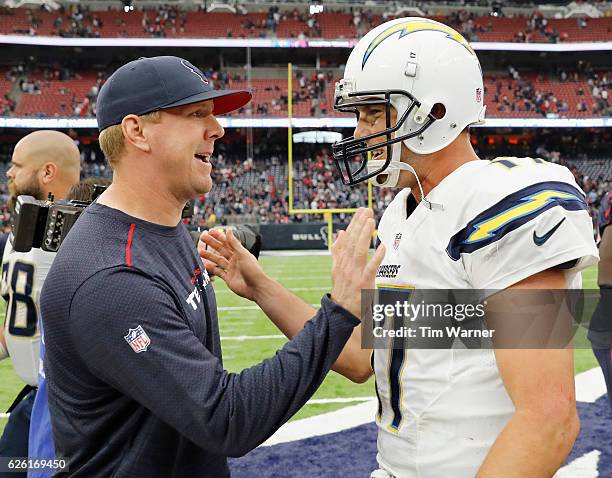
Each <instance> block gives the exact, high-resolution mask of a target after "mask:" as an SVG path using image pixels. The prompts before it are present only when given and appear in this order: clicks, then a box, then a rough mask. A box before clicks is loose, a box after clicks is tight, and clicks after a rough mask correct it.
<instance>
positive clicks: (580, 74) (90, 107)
mask: <svg viewBox="0 0 612 478" xmlns="http://www.w3.org/2000/svg"><path fill="white" fill-rule="evenodd" d="M203 71H204V72H205V73H206V75H207V76H208V78H209V79H211V80H212V81H213V84H214V85H215V86H216V87H217V88H232V87H236V86H235V85H237V84H239V87H244V85H245V84H246V79H245V78H244V76H243V75H240V74H239V73H237V72H236V71H234V72H233V73H232V72H225V71H224V72H219V71H217V70H214V69H212V68H204V69H203ZM106 77H107V73H106V71H104V70H92V71H83V70H80V69H73V68H70V67H69V66H66V65H51V66H47V67H41V66H38V65H37V64H36V63H35V62H34V61H29V62H24V63H21V64H19V65H17V66H13V67H11V68H9V69H7V70H6V71H5V73H4V79H5V80H6V82H5V83H4V85H6V86H5V87H4V88H6V90H8V91H2V92H1V94H2V99H0V113H1V114H2V115H3V116H36V117H46V116H77V117H95V113H96V98H97V94H98V91H99V89H100V87H101V86H102V84H103V83H104V81H105V80H106ZM485 79H486V81H485V100H486V101H487V104H488V106H489V108H488V112H489V114H490V115H491V116H494V117H504V116H505V115H506V116H507V113H517V112H520V113H527V114H528V115H533V116H536V115H541V116H543V117H550V116H556V117H569V116H572V115H578V116H584V115H593V116H612V104H611V103H610V101H609V89H610V83H611V81H612V76H611V75H610V72H609V71H601V70H596V69H594V68H593V67H592V66H591V65H590V64H588V63H586V62H578V63H577V64H576V66H575V68H572V69H569V68H559V69H558V70H557V71H556V73H554V74H544V73H537V72H531V71H528V70H521V71H519V70H518V69H516V68H514V67H513V66H511V65H510V66H509V67H508V68H507V70H506V72H504V73H502V72H499V73H495V72H490V73H488V74H487V75H486V77H485ZM335 81H336V77H335V74H334V71H333V70H332V69H319V70H317V71H314V72H312V73H304V72H302V71H300V70H297V71H296V75H295V79H294V85H295V86H294V89H293V104H294V105H295V106H297V107H299V105H301V104H307V108H306V109H301V110H300V111H301V112H302V113H301V114H302V115H307V114H310V115H311V116H315V115H317V116H318V115H328V114H330V113H333V110H332V105H331V104H330V101H331V99H330V98H331V96H330V95H331V94H332V92H333V85H334V82H335ZM83 84H85V85H86V86H85V88H83V86H82V85H83ZM15 85H17V86H18V87H19V91H20V93H21V97H18V96H16V95H15V94H14V89H15V88H14V86H15ZM253 85H255V86H254V88H253V89H254V99H253V102H251V103H249V104H248V105H246V106H245V107H243V108H241V109H240V110H239V111H238V112H236V113H234V114H233V115H234V116H245V115H246V116H280V115H283V114H284V113H285V112H286V111H287V102H288V96H287V90H286V86H284V84H283V82H279V81H269V82H268V81H266V80H257V81H256V82H254V83H253ZM11 92H13V94H12V93H11ZM587 93H588V94H587ZM29 95H41V96H42V97H43V98H41V101H42V100H45V99H46V98H51V97H54V98H55V97H59V98H60V100H59V103H58V104H56V103H55V102H53V101H51V100H50V99H48V100H47V101H49V102H48V104H46V106H45V103H42V102H40V103H36V106H35V107H34V108H31V107H29V106H27V107H26V105H30V104H31V102H29V101H28V102H27V103H24V105H23V106H22V107H20V106H19V105H20V104H21V102H22V100H23V101H26V100H29Z"/></svg>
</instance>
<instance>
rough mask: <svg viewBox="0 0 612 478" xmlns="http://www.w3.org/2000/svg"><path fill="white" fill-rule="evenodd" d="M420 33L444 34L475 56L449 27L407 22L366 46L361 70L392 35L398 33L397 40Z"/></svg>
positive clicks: (390, 28)
mask: <svg viewBox="0 0 612 478" xmlns="http://www.w3.org/2000/svg"><path fill="white" fill-rule="evenodd" d="M420 31H437V32H441V33H444V34H446V36H447V37H448V38H450V39H451V40H455V41H456V42H457V43H460V44H461V45H463V46H464V47H465V48H466V49H467V50H468V51H469V52H470V53H471V54H472V55H476V53H475V52H474V49H473V48H472V47H471V46H470V44H469V43H468V41H467V40H466V39H465V38H463V37H462V36H461V35H460V34H459V33H458V32H457V31H455V30H453V29H452V28H451V27H448V26H446V25H443V24H442V23H438V22H434V21H431V20H426V19H422V20H410V21H407V22H402V23H396V24H395V25H392V26H390V27H389V28H387V29H385V30H383V31H382V32H380V33H379V34H378V35H376V37H375V38H374V39H373V40H372V41H371V43H370V44H369V45H368V48H367V49H366V51H365V54H364V55H363V61H362V62H361V69H362V70H363V67H364V66H365V64H366V62H367V61H368V58H370V56H371V55H372V52H373V51H374V50H375V49H376V48H377V47H378V45H380V44H381V43H382V42H384V41H385V40H386V39H388V38H390V37H391V36H392V35H394V34H396V33H398V32H399V36H398V38H403V37H405V36H406V35H409V34H410V33H414V32H420Z"/></svg>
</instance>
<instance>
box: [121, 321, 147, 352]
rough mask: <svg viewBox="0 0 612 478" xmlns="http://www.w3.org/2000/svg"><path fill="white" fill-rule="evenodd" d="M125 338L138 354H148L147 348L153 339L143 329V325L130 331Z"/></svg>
mask: <svg viewBox="0 0 612 478" xmlns="http://www.w3.org/2000/svg"><path fill="white" fill-rule="evenodd" d="M123 338H124V339H125V341H126V342H127V343H128V344H130V347H132V350H134V352H136V353H137V354H139V353H140V352H146V350H147V347H148V346H149V345H150V344H151V339H150V338H149V336H148V335H147V333H146V332H145V331H144V329H143V328H142V325H139V326H138V327H136V328H135V329H129V330H128V334H127V335H126V336H124V337H123Z"/></svg>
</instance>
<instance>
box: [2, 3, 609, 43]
mask: <svg viewBox="0 0 612 478" xmlns="http://www.w3.org/2000/svg"><path fill="white" fill-rule="evenodd" d="M205 4H206V2H203V3H202V4H199V5H197V8H195V9H193V10H190V11H186V10H180V9H178V8H177V7H176V6H175V5H160V6H157V7H156V8H151V7H146V8H142V7H138V6H136V8H135V9H134V8H131V9H130V8H129V7H128V8H127V10H126V11H125V12H122V11H121V10H119V9H108V10H105V11H104V10H92V9H90V8H89V7H87V6H84V5H83V2H79V3H75V4H73V5H71V6H70V7H65V6H61V7H60V8H59V9H58V10H57V11H54V12H47V11H46V10H44V9H38V10H36V9H31V8H19V9H10V8H0V31H1V32H2V33H16V34H23V35H29V36H35V35H55V36H61V37H82V38H98V37H154V38H160V37H177V36H178V37H180V36H192V35H193V32H194V31H197V30H201V28H200V27H210V26H211V25H214V26H215V28H214V33H212V35H213V36H216V37H223V36H225V37H228V38H233V37H237V38H295V39H298V40H307V39H311V38H328V39H331V38H360V37H361V36H363V35H364V34H365V33H366V32H367V31H369V30H371V29H372V28H374V27H376V26H378V25H380V24H381V23H382V22H383V21H386V20H389V19H392V18H394V17H393V15H387V16H386V17H383V16H381V15H380V14H379V13H376V12H374V11H373V10H372V9H370V8H358V7H353V8H351V9H350V10H348V9H346V10H334V9H329V8H327V7H326V8H325V10H324V12H322V13H319V14H316V15H312V14H309V12H308V9H307V8H301V9H298V8H294V9H292V10H280V9H279V7H278V6H275V5H273V6H270V7H267V10H266V9H265V7H264V8H262V9H260V10H259V11H258V12H251V13H247V12H246V11H243V10H242V9H241V8H240V7H239V6H238V8H236V13H235V14H227V13H217V12H207V11H206V7H205ZM117 7H118V5H117ZM599 7H600V9H601V11H602V12H603V13H604V18H601V19H588V18H586V17H584V16H579V17H578V18H576V19H572V22H570V23H568V22H565V21H564V19H556V18H546V17H544V16H543V15H542V13H541V12H539V11H537V10H534V11H533V12H532V13H531V14H529V15H512V14H507V13H505V11H504V9H503V8H499V7H497V8H495V7H493V11H492V13H493V15H475V14H474V12H470V11H467V10H464V9H463V6H462V5H457V10H455V11H452V12H451V13H448V14H447V15H446V16H440V14H439V13H440V12H439V11H438V9H437V7H436V6H433V4H432V5H430V7H423V8H422V10H423V14H424V15H425V16H428V17H432V18H436V19H439V20H441V21H443V22H444V23H447V24H449V25H451V26H453V27H454V28H456V29H457V30H458V31H459V32H460V33H462V34H463V35H465V36H466V38H467V39H468V40H470V41H513V42H521V43H530V42H549V43H559V42H563V41H587V40H592V39H593V38H592V34H593V31H597V32H598V33H597V34H598V35H599V36H601V38H599V39H597V40H596V41H604V40H605V38H604V36H605V35H606V31H607V33H608V34H609V33H610V31H611V28H612V24H611V23H610V22H609V20H607V19H606V12H607V10H606V8H607V7H606V5H605V4H603V3H601V2H600V3H599ZM608 11H609V10H608ZM223 15H232V16H233V17H235V20H232V24H231V25H229V24H224V23H226V22H223V20H224V19H227V18H228V17H226V16H223ZM2 17H6V18H9V19H10V17H15V18H16V21H15V22H11V21H5V22H2V21H1V18H2ZM217 19H218V20H219V21H217ZM573 22H575V23H573ZM572 23H573V24H572ZM2 25H4V27H2ZM508 26H511V28H508ZM3 30H4V31H3ZM207 30H208V31H210V30H211V28H208V29H207ZM200 34H201V33H200Z"/></svg>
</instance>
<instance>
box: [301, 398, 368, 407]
mask: <svg viewBox="0 0 612 478" xmlns="http://www.w3.org/2000/svg"><path fill="white" fill-rule="evenodd" d="M375 398H376V397H338V398H313V399H312V400H308V401H307V402H306V405H325V404H327V403H352V402H369V401H370V400H374V399H375Z"/></svg>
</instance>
